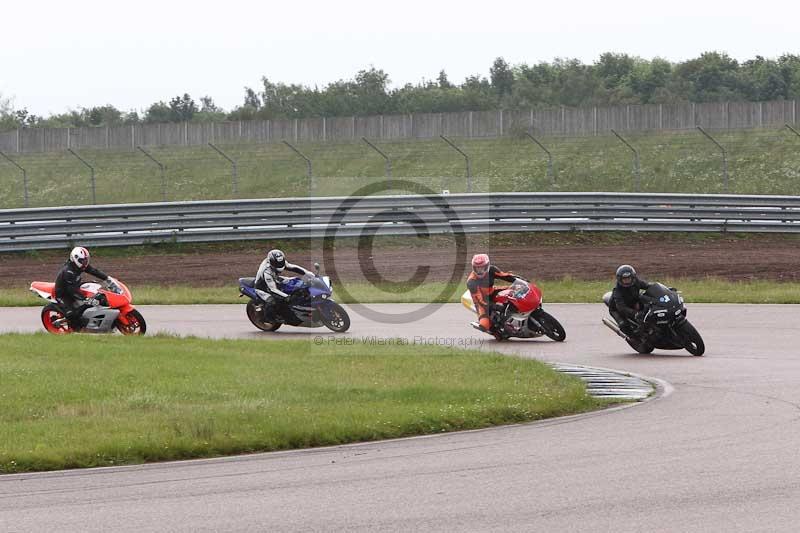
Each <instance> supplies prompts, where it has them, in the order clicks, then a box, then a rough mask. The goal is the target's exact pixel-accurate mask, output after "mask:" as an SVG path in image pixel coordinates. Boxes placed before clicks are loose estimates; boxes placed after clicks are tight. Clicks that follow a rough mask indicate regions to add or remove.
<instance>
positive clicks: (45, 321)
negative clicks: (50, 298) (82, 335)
mask: <svg viewBox="0 0 800 533" xmlns="http://www.w3.org/2000/svg"><path fill="white" fill-rule="evenodd" d="M62 318H64V313H63V312H62V311H61V309H59V307H58V306H57V305H55V304H49V305H46V306H44V308H42V325H43V326H44V329H46V330H47V331H48V332H49V333H52V334H53V335H67V334H69V333H72V332H73V331H72V327H71V326H70V325H69V322H67V321H66V320H65V321H64V323H62V324H60V325H59V326H56V325H54V324H53V322H55V321H56V320H60V319H62Z"/></svg>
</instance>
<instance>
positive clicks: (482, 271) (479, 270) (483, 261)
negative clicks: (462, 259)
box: [472, 254, 489, 278]
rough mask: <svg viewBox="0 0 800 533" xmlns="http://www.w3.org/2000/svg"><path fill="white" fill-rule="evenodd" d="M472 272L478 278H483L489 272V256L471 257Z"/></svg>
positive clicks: (477, 255)
mask: <svg viewBox="0 0 800 533" xmlns="http://www.w3.org/2000/svg"><path fill="white" fill-rule="evenodd" d="M472 272H474V273H475V275H476V276H478V277H479V278H482V277H484V276H485V275H486V274H487V273H488V272H489V256H488V255H486V254H475V255H474V256H473V257H472Z"/></svg>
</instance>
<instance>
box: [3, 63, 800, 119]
mask: <svg viewBox="0 0 800 533" xmlns="http://www.w3.org/2000/svg"><path fill="white" fill-rule="evenodd" d="M488 74H489V76H488V78H487V77H486V76H484V75H483V74H474V75H471V76H468V77H466V79H464V81H463V82H462V83H460V84H458V83H453V82H451V81H450V78H449V77H448V75H447V73H446V72H445V70H444V69H442V70H440V71H439V73H438V76H436V77H435V78H434V79H433V80H427V81H426V80H423V81H421V82H419V83H415V84H412V83H406V84H404V85H402V86H401V87H398V88H391V86H390V79H389V74H388V73H387V72H385V71H384V70H382V69H379V68H376V67H374V66H370V67H369V68H365V69H362V70H359V71H358V72H356V74H355V75H354V76H353V77H352V78H348V79H340V80H338V81H334V82H332V83H328V84H327V85H325V86H324V87H317V86H314V87H307V86H304V85H302V84H294V83H290V84H287V83H283V82H276V81H273V80H271V79H269V78H267V77H266V76H264V77H262V79H261V86H260V87H259V88H255V89H254V88H250V87H245V88H244V99H243V103H242V105H241V106H239V107H237V108H235V109H233V110H232V111H230V112H229V113H226V112H225V111H224V110H222V109H221V108H220V107H219V106H217V105H216V104H215V103H214V101H213V99H212V98H211V97H209V96H204V97H202V98H200V103H199V105H198V104H197V103H196V102H195V101H194V100H193V99H192V98H191V97H190V96H189V94H188V93H183V94H182V95H178V96H175V97H173V98H172V99H171V100H169V101H168V103H165V102H164V101H159V102H155V103H153V104H152V105H150V106H149V107H147V108H146V110H144V111H143V112H142V116H141V117H140V116H139V113H138V112H136V111H132V112H129V113H122V112H120V111H119V110H118V109H116V108H115V107H114V106H113V105H104V106H95V107H90V108H81V109H79V110H77V111H76V110H70V111H68V112H66V113H61V114H56V115H52V116H50V117H47V118H46V119H44V118H42V117H38V116H36V115H33V114H30V113H29V112H28V111H27V109H25V108H22V109H19V110H16V109H14V108H13V107H12V106H11V102H10V101H9V99H8V98H6V99H3V98H2V97H1V96H2V95H0V127H2V128H4V129H10V128H17V127H34V126H58V127H78V126H102V125H106V126H108V125H115V124H123V123H124V124H136V123H138V122H140V121H145V122H179V121H187V120H201V121H210V120H224V119H228V120H252V119H287V118H288V119H292V118H305V117H336V116H353V115H378V114H392V113H441V112H452V111H481V110H488V109H498V108H506V109H508V108H525V109H527V108H531V107H547V106H559V105H563V106H575V107H577V106H590V105H616V104H651V103H679V102H686V101H692V102H712V101H725V100H751V101H756V100H759V101H763V100H774V99H794V98H800V55H792V54H785V55H783V56H781V57H779V58H777V59H769V58H764V57H761V56H756V57H755V58H753V59H749V60H746V61H743V62H738V61H737V60H736V59H733V58H731V57H730V56H729V55H728V54H726V53H723V52H715V51H711V52H704V53H702V54H700V55H699V56H698V57H696V58H691V59H688V60H686V61H682V62H678V63H673V62H670V61H668V60H666V59H662V58H659V57H656V58H653V59H650V60H648V59H642V58H640V57H635V56H631V55H628V54H625V53H616V52H606V53H603V54H601V55H600V56H599V57H598V59H597V60H596V61H595V62H593V63H591V64H585V63H583V62H582V61H580V60H578V59H570V58H556V59H554V60H552V61H549V62H548V61H541V62H538V63H535V64H530V65H528V64H524V63H523V64H519V65H514V66H512V65H509V63H508V62H507V61H506V60H505V59H503V58H502V57H497V58H496V59H495V60H494V61H493V62H492V64H491V65H490V66H489V69H488Z"/></svg>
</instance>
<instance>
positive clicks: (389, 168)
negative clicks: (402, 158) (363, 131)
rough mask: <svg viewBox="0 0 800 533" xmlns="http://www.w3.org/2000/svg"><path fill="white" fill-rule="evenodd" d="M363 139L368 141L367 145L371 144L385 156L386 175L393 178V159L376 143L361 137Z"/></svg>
mask: <svg viewBox="0 0 800 533" xmlns="http://www.w3.org/2000/svg"><path fill="white" fill-rule="evenodd" d="M361 140H362V141H364V142H365V143H367V145H369V146H370V147H371V148H372V149H373V150H375V151H376V152H378V153H379V154H380V155H381V157H383V159H384V160H386V177H387V178H390V179H391V177H392V160H391V159H389V156H388V155H386V154H384V153H383V152H382V151H381V150H380V149H379V148H378V147H377V146H375V145H374V144H372V143H371V142H369V141H368V140H367V138H366V137H361Z"/></svg>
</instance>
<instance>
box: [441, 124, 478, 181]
mask: <svg viewBox="0 0 800 533" xmlns="http://www.w3.org/2000/svg"><path fill="white" fill-rule="evenodd" d="M439 137H441V138H442V140H443V141H444V142H446V143H447V144H449V145H450V146H452V147H453V149H454V150H455V151H456V152H458V153H459V154H461V155H463V156H464V159H465V160H466V162H467V192H472V166H471V164H470V161H469V156H468V155H467V154H465V153H464V151H463V150H461V148H459V147H458V146H456V145H455V144H453V143H452V141H450V139H448V138H447V137H445V136H444V135H439ZM442 189H444V187H443V188H442Z"/></svg>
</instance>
